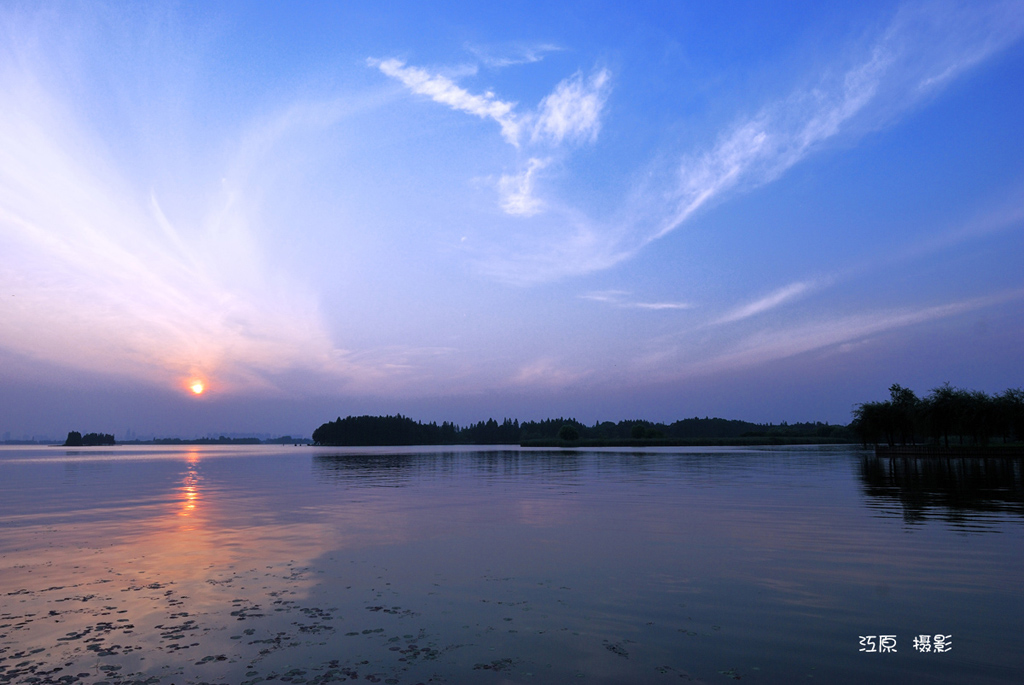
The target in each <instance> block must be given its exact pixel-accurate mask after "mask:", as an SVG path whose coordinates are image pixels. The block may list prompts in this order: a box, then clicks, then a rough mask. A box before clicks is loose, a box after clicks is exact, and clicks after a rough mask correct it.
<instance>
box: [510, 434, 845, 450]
mask: <svg viewBox="0 0 1024 685" xmlns="http://www.w3.org/2000/svg"><path fill="white" fill-rule="evenodd" d="M855 444H859V443H857V442H855V441H850V440H844V439H842V438H818V437H811V436H807V437H780V436H745V437H739V438H621V439H610V440H602V439H581V440H559V439H557V438H555V439H547V440H523V441H522V442H521V443H519V446H520V447H561V448H572V447H759V446H761V447H768V446H772V445H855Z"/></svg>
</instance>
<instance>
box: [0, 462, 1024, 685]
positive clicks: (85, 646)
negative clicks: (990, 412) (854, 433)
mask: <svg viewBox="0 0 1024 685" xmlns="http://www.w3.org/2000/svg"><path fill="white" fill-rule="evenodd" d="M1022 578H1024V486H1022V462H1021V460H1019V459H1017V460H968V459H949V460H914V459H891V460H889V459H878V458H875V457H874V455H873V453H871V452H866V451H862V450H859V449H852V448H848V447H797V448H794V447H789V448H783V447H774V448H767V447H766V448H742V449H741V448H656V449H650V450H641V449H601V450H579V451H576V450H563V451H551V450H521V449H516V448H481V447H429V448H360V449H356V448H333V449H327V448H314V447H291V446H287V447H277V446H255V447H254V446H245V447H240V446H229V447H224V446H180V447H155V446H154V447H150V446H143V447H137V446H118V447H113V448H77V449H65V448H55V447H54V448H49V447H0V683H71V682H80V683H90V684H93V685H98V684H100V683H108V684H110V685H114V684H115V683H167V684H170V683H174V684H177V685H183V684H185V683H203V682H205V683H232V684H238V683H249V684H254V683H257V682H265V681H272V682H288V683H328V682H344V681H351V680H357V679H358V680H360V681H363V682H372V683H388V684H389V685H393V684H395V683H403V684H406V683H408V684H415V683H489V684H490V683H493V684H499V683H502V684H503V683H659V684H662V683H684V682H696V683H727V682H730V681H732V680H737V679H742V680H744V681H747V682H750V683H794V682H811V683H813V682H820V683H858V684H859V683H866V682H871V683H914V682H928V683H933V682H934V683H965V682H971V683H1019V682H1022V681H1024V656H1022V654H1024V648H1022V647H1021V638H1022V635H1024V630H1022V628H1024V583H1022V580H1021V579H1022ZM936 636H938V637H936ZM925 638H927V640H926V639H925ZM915 642H916V643H917V644H916V646H915ZM925 647H927V651H925Z"/></svg>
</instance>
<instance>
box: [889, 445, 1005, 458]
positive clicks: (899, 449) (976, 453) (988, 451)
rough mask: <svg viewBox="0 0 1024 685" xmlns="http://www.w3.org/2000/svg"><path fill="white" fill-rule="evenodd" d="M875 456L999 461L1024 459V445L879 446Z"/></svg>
mask: <svg viewBox="0 0 1024 685" xmlns="http://www.w3.org/2000/svg"><path fill="white" fill-rule="evenodd" d="M875 455H876V456H879V457H914V458H917V457H934V458H940V459H941V458H944V457H978V458H997V459H1021V458H1024V445H1021V444H1017V445H987V446H981V445H953V446H950V447H943V446H942V445H899V446H892V447H890V446H889V445H878V446H877V447H875Z"/></svg>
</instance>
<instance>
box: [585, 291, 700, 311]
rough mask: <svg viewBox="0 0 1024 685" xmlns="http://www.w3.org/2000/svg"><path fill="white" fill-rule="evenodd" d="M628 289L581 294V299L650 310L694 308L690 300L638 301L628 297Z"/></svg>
mask: <svg viewBox="0 0 1024 685" xmlns="http://www.w3.org/2000/svg"><path fill="white" fill-rule="evenodd" d="M629 294H630V293H629V291H626V290H600V291H596V292H591V293H586V294H585V295H580V299H583V300H590V301H592V302H603V303H606V304H610V305H613V306H616V307H621V308H625V309H649V310H654V311H657V310H671V309H693V305H692V304H690V303H689V302H638V301H635V300H632V299H631V298H629V297H628V295H629Z"/></svg>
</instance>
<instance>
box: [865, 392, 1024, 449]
mask: <svg viewBox="0 0 1024 685" xmlns="http://www.w3.org/2000/svg"><path fill="white" fill-rule="evenodd" d="M850 428H851V429H852V430H853V432H854V433H855V434H856V435H857V436H858V437H859V438H860V440H861V442H862V443H863V444H864V445H865V446H867V445H876V446H877V445H879V444H882V443H884V444H887V445H889V446H890V447H893V446H895V445H915V444H920V443H924V442H930V443H932V444H935V445H943V446H945V447H949V444H950V441H951V440H952V441H953V442H954V444H958V445H973V446H986V445H989V444H990V443H991V442H993V441H994V440H996V439H998V440H1000V441H1001V442H1003V443H1009V442H1013V441H1015V440H1016V441H1018V442H1021V441H1024V390H1021V389H1020V388H1011V389H1008V390H1006V391H1004V392H1002V393H1001V394H998V395H989V394H988V393H985V392H982V391H980V390H965V389H963V388H957V387H953V386H951V385H950V384H949V383H944V384H943V385H940V386H939V387H937V388H933V389H932V390H931V391H929V393H928V395H926V396H925V397H922V398H919V397H918V396H917V395H916V394H914V391H913V390H911V389H910V388H904V387H903V386H901V385H898V384H894V385H892V386H890V387H889V399H888V400H886V401H884V402H864V403H862V404H859V405H857V408H856V409H854V411H853V422H852V423H851V424H850Z"/></svg>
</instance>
